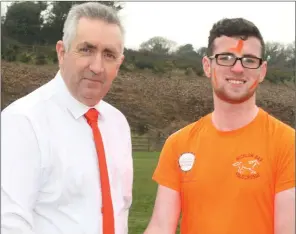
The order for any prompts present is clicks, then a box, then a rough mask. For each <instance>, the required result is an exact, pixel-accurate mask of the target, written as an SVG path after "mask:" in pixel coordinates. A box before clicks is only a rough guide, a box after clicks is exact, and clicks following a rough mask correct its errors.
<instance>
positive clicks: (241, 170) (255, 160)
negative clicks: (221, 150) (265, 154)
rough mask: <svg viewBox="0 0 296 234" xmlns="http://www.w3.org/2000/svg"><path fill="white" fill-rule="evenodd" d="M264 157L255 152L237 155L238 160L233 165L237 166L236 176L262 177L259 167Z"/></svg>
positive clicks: (244, 177) (245, 177)
mask: <svg viewBox="0 0 296 234" xmlns="http://www.w3.org/2000/svg"><path fill="white" fill-rule="evenodd" d="M262 160H263V159H262V158H261V157H259V156H258V155H254V154H241V155H240V156H238V157H236V162H235V163H233V164H232V166H234V167H236V168H237V171H236V176H237V177H238V178H240V179H245V180H247V179H256V178H258V177H260V174H259V173H258V171H257V168H258V167H259V166H260V164H261V162H262Z"/></svg>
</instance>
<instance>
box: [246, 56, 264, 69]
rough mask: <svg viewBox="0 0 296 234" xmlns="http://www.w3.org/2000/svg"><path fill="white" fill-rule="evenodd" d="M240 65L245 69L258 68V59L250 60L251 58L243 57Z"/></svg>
mask: <svg viewBox="0 0 296 234" xmlns="http://www.w3.org/2000/svg"><path fill="white" fill-rule="evenodd" d="M242 63H243V66H244V67H247V68H258V67H259V66H260V59H258V58H252V57H244V58H243V59H242Z"/></svg>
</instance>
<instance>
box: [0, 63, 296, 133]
mask: <svg viewBox="0 0 296 234" xmlns="http://www.w3.org/2000/svg"><path fill="white" fill-rule="evenodd" d="M1 65H2V69H1V76H2V99H1V104H2V109H3V108H4V107H6V106H7V105H8V104H10V103H11V102H13V101H14V100H16V99H18V98H20V97H22V96H24V95H26V94H28V93H30V92H31V91H33V90H34V89H36V88H38V87H40V86H41V85H42V84H44V83H46V82H48V81H49V80H50V79H52V78H53V77H54V76H55V74H56V72H57V69H58V67H57V66H56V65H44V66H34V65H27V64H22V63H8V62H5V61H2V64H1ZM211 92H212V91H211V87H210V83H209V81H208V80H207V79H206V78H202V77H191V78H190V77H187V76H180V75H174V74H171V77H170V78H168V77H167V76H166V75H162V76H160V75H154V74H152V73H151V72H135V71H134V72H125V71H121V72H120V74H119V76H118V77H117V79H116V80H115V81H114V83H113V86H112V88H111V90H110V92H109V93H108V95H107V96H106V97H105V100H106V101H108V102H109V103H110V104H112V105H114V106H115V107H117V108H118V109H120V110H121V111H122V112H123V113H124V114H125V115H126V116H127V119H128V121H129V123H130V125H131V127H132V129H133V130H136V129H138V128H139V127H141V126H146V127H147V128H148V129H149V131H150V132H151V133H153V134H158V135H159V134H160V135H164V136H167V135H168V134H170V133H172V132H174V131H176V130H177V129H179V128H181V127H183V126H185V125H187V124H189V123H191V122H193V121H196V120H198V119H199V118H200V117H201V116H204V115H206V114H207V113H209V112H210V111H212V109H213V100H212V94H211ZM257 99H258V101H257V103H258V105H259V106H261V107H263V108H264V109H265V110H266V111H268V112H270V113H271V114H272V115H274V116H275V117H277V118H279V119H280V120H282V121H283V122H285V123H287V124H289V125H290V126H293V127H295V86H285V85H279V84H277V85H275V84H270V83H268V82H264V83H263V84H262V85H261V87H260V89H259V90H258V94H257Z"/></svg>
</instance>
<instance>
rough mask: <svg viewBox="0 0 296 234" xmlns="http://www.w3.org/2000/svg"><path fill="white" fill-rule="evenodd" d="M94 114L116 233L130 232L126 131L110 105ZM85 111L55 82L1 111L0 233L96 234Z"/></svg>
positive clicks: (96, 185)
mask: <svg viewBox="0 0 296 234" xmlns="http://www.w3.org/2000/svg"><path fill="white" fill-rule="evenodd" d="M95 108H96V109H97V110H98V111H99V113H100V116H99V120H98V125H99V128H100V131H101V134H102V138H103V143H104V148H105V155H106V160H107V165H108V170H109V180H110V186H111V193H112V201H113V206H114V217H115V233H116V234H126V233H128V227H127V226H128V212H129V208H130V206H131V202H132V183H133V162H132V152H131V137H130V127H129V125H128V122H127V120H126V118H125V117H124V115H123V114H122V113H121V112H120V111H119V110H117V109H116V108H114V107H113V106H111V105H110V104H108V103H106V102H104V101H100V103H99V104H98V105H97V106H95ZM88 109H89V107H87V106H85V105H83V104H81V103H80V102H78V101H77V100H76V99H74V98H73V97H72V96H71V95H70V92H69V91H68V89H67V87H66V86H65V83H64V81H63V79H62V77H61V75H60V72H58V73H57V75H56V77H55V78H54V79H53V80H51V81H50V82H48V83H47V84H45V85H43V86H42V87H40V88H38V89H37V90H35V91H33V92H32V93H30V94H28V95H27V96H25V97H23V98H21V99H19V100H17V101H15V102H14V103H12V104H11V105H9V106H8V107H7V108H6V109H4V110H3V111H2V113H1V141H2V143H1V233H3V234H102V214H101V190H100V178H99V176H100V174H99V167H98V161H97V153H96V148H95V142H94V140H93V134H92V129H91V128H90V126H89V125H88V124H87V122H86V119H85V117H84V114H85V113H86V112H87V110H88Z"/></svg>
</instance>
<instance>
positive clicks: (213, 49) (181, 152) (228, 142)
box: [145, 18, 295, 234]
mask: <svg viewBox="0 0 296 234" xmlns="http://www.w3.org/2000/svg"><path fill="white" fill-rule="evenodd" d="M263 53H264V41H263V39H262V36H261V34H260V32H259V30H258V28H257V27H256V26H255V25H254V24H253V23H251V22H249V21H247V20H245V19H242V18H236V19H223V20H221V21H219V22H217V23H216V24H215V25H214V26H213V28H212V30H211V31H210V36H209V42H208V55H207V56H206V57H204V58H203V61H202V63H203V68H204V72H205V74H206V76H207V77H208V78H209V79H210V80H211V84H212V88H213V98H214V111H213V112H212V113H210V114H208V115H206V116H205V117H203V118H201V119H200V120H198V121H197V122H195V123H192V124H190V125H188V126H186V127H185V128H183V129H181V130H179V131H178V132H176V133H174V134H172V135H171V136H170V137H169V138H168V139H167V142H166V144H165V146H164V148H163V151H162V153H161V156H160V159H159V163H158V165H157V168H156V170H155V173H154V175H153V179H154V180H155V181H156V182H158V184H159V188H158V192H157V197H156V202H155V207H154V211H153V215H152V218H151V221H150V223H149V225H148V228H147V229H146V231H145V234H172V233H175V231H176V227H177V225H178V220H179V216H180V213H182V219H181V223H180V224H181V233H182V234H253V233H254V234H255V233H256V234H257V233H258V234H259V233H260V234H295V210H294V209H295V143H294V142H295V131H294V129H292V128H291V127H289V126H287V125H286V124H284V123H282V122H281V121H279V120H277V119H276V118H274V117H272V116H271V115H270V114H268V113H267V112H265V111H264V110H263V109H261V108H259V107H258V106H257V105H256V101H255V99H256V98H255V94H256V92H255V91H256V89H257V87H258V85H259V84H260V83H261V82H262V81H263V79H264V77H265V75H266V69H267V64H266V61H263V60H262V57H263Z"/></svg>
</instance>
